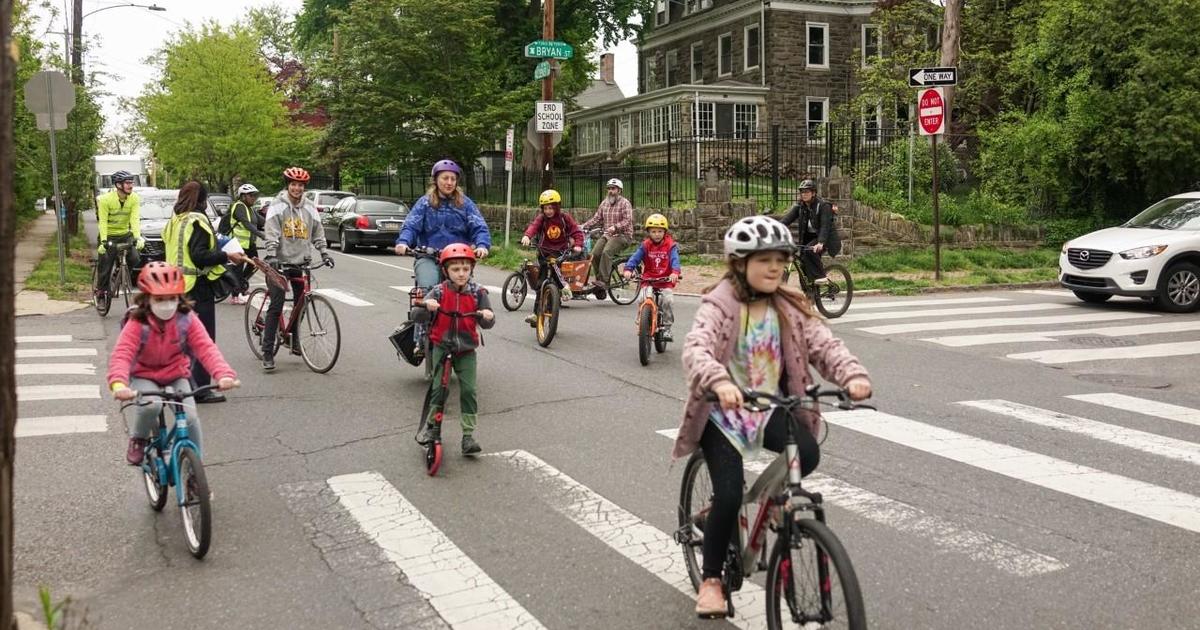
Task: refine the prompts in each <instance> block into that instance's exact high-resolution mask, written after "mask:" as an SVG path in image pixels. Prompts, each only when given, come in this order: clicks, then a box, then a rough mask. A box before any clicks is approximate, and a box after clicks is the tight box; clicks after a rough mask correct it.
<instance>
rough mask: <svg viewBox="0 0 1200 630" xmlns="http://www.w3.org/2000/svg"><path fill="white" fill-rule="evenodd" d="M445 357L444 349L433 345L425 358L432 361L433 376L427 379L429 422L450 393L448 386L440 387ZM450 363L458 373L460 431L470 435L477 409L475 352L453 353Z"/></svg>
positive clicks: (472, 430) (444, 404)
mask: <svg viewBox="0 0 1200 630" xmlns="http://www.w3.org/2000/svg"><path fill="white" fill-rule="evenodd" d="M445 358H446V349H445V348H442V347H440V346H435V347H434V348H433V356H431V357H427V358H426V359H425V360H426V361H433V378H432V379H431V380H430V381H429V417H428V418H426V421H429V422H432V421H433V414H434V413H436V412H438V411H442V410H443V409H445V406H446V397H447V396H448V395H449V394H450V392H449V389H450V388H449V386H447V387H446V388H445V389H443V388H442V367H443V363H442V362H443V360H444V359H445ZM450 365H451V366H452V368H453V369H454V372H455V373H456V374H458V406H459V411H460V412H461V413H462V432H463V435H471V434H472V433H473V432H474V431H475V420H476V413H478V411H479V405H478V403H477V402H476V400H475V352H473V351H472V352H467V353H466V354H459V355H455V356H454V357H453V358H451V359H450ZM447 383H449V381H447ZM443 418H444V416H443Z"/></svg>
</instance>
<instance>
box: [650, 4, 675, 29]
mask: <svg viewBox="0 0 1200 630" xmlns="http://www.w3.org/2000/svg"><path fill="white" fill-rule="evenodd" d="M670 20H671V2H670V0H654V25H655V26H662V25H664V24H666V23H667V22H669V21H670Z"/></svg>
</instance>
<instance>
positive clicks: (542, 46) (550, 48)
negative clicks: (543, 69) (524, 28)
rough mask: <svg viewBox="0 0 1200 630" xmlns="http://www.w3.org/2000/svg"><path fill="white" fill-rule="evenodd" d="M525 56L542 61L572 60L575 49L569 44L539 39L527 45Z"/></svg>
mask: <svg viewBox="0 0 1200 630" xmlns="http://www.w3.org/2000/svg"><path fill="white" fill-rule="evenodd" d="M525 56H526V57H535V58H542V59H570V58H571V57H574V56H575V47H574V46H571V45H570V44H568V43H567V42H559V41H552V40H547V39H539V40H535V41H532V42H529V43H528V44H525Z"/></svg>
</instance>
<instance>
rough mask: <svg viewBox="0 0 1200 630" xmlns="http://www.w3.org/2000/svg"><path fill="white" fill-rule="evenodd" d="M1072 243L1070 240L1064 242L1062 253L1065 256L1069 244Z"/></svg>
mask: <svg viewBox="0 0 1200 630" xmlns="http://www.w3.org/2000/svg"><path fill="white" fill-rule="evenodd" d="M1070 244H1071V243H1070V242H1066V243H1063V246H1062V255H1063V256H1066V255H1067V246H1068V245H1070Z"/></svg>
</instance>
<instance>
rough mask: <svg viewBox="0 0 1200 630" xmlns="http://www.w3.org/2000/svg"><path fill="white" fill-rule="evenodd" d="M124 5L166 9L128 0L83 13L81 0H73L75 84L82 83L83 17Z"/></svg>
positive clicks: (72, 70)
mask: <svg viewBox="0 0 1200 630" xmlns="http://www.w3.org/2000/svg"><path fill="white" fill-rule="evenodd" d="M126 7H135V8H138V9H146V10H148V11H166V10H167V8H166V7H162V6H159V5H157V4H135V3H133V2H129V3H126V4H114V5H110V6H107V7H100V8H99V9H96V10H94V11H88V12H87V13H84V12H83V1H82V0H75V11H74V13H75V19H74V20H73V21H74V22H75V28H74V29H72V30H73V31H74V32H73V33H72V35H73V36H74V37H73V41H72V45H71V80H72V81H74V83H75V84H76V85H83V18H85V17H87V16H89V15H92V14H93V13H99V12H101V11H107V10H109V9H122V8H126Z"/></svg>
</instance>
